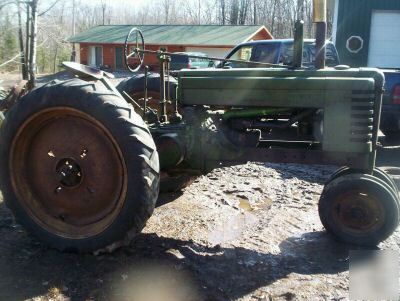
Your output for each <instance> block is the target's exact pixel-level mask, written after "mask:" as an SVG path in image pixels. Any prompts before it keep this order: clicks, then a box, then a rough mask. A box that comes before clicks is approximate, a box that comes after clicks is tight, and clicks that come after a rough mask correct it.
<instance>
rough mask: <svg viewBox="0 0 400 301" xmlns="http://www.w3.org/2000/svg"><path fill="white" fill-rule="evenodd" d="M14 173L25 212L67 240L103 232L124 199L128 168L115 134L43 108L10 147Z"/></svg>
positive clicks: (77, 115) (75, 114)
mask: <svg viewBox="0 0 400 301" xmlns="http://www.w3.org/2000/svg"><path fill="white" fill-rule="evenodd" d="M10 171H11V181H12V185H13V188H14V191H15V192H16V194H17V197H18V200H19V202H20V204H21V205H22V206H23V207H24V210H25V211H26V212H27V213H28V214H29V215H30V216H31V217H32V218H33V219H34V220H35V221H36V223H38V224H39V225H40V226H41V227H42V228H44V229H46V230H47V231H48V232H50V233H53V234H56V235H58V236H62V237H65V238H71V239H81V238H88V237H91V236H94V235H97V234H99V233H101V232H103V231H104V230H105V229H107V228H108V227H109V226H110V225H111V224H112V223H113V221H114V220H115V218H116V217H117V215H118V214H119V212H120V211H121V209H122V206H123V203H124V200H125V196H126V187H127V172H126V166H125V162H124V160H123V156H122V153H121V150H120V148H119V146H118V144H117V143H116V141H115V140H114V138H113V137H112V135H111V133H110V132H109V131H108V130H107V129H106V128H105V127H104V126H103V125H102V124H101V123H100V122H99V121H97V120H96V119H94V118H92V117H91V116H89V115H88V114H86V113H84V112H81V111H78V110H75V109H72V108H69V107H56V108H51V109H47V110H43V111H41V112H39V113H37V114H35V115H33V116H31V117H30V118H29V119H28V120H26V121H25V122H24V124H23V125H22V126H21V127H20V128H19V130H18V132H17V134H16V136H15V138H14V140H13V143H12V147H11V158H10Z"/></svg>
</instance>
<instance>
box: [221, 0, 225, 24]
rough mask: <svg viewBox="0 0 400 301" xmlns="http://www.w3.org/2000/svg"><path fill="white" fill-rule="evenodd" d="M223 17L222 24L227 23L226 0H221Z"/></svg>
mask: <svg viewBox="0 0 400 301" xmlns="http://www.w3.org/2000/svg"><path fill="white" fill-rule="evenodd" d="M221 17H222V18H221V20H222V25H225V0H221Z"/></svg>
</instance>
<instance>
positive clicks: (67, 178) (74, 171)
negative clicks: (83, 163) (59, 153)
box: [56, 158, 82, 188]
mask: <svg viewBox="0 0 400 301" xmlns="http://www.w3.org/2000/svg"><path fill="white" fill-rule="evenodd" d="M56 173H57V175H58V177H59V180H60V184H61V185H63V186H64V187H68V188H73V187H76V186H79V184H81V182H82V171H81V167H80V166H79V164H78V163H77V162H76V161H75V160H74V159H72V158H66V159H62V160H60V161H59V162H58V164H57V167H56Z"/></svg>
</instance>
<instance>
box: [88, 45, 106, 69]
mask: <svg viewBox="0 0 400 301" xmlns="http://www.w3.org/2000/svg"><path fill="white" fill-rule="evenodd" d="M89 54H90V55H89V65H90V66H93V67H100V66H101V65H103V47H101V46H90V48H89Z"/></svg>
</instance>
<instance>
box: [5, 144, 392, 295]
mask: <svg viewBox="0 0 400 301" xmlns="http://www.w3.org/2000/svg"><path fill="white" fill-rule="evenodd" d="M398 154H400V149H399V148H397V147H386V148H384V149H382V150H381V152H380V160H379V164H380V165H384V166H386V167H387V166H400V165H399V163H400V162H399V161H398V159H397V157H399V155H398ZM334 169H335V167H326V166H325V167H324V166H302V165H293V164H292V165H284V164H257V163H248V164H246V165H240V166H236V167H228V168H222V169H218V170H215V171H214V172H212V173H210V174H209V175H207V176H202V177H199V178H198V179H197V180H196V181H195V182H193V183H192V184H191V185H190V186H189V187H187V188H186V189H185V190H184V191H182V192H181V193H175V194H163V195H161V196H160V198H159V201H158V207H157V208H156V210H155V213H154V215H153V216H152V217H151V218H150V220H149V221H148V224H147V226H146V228H145V229H144V232H143V234H141V235H140V236H139V237H138V238H137V239H136V240H135V241H133V242H132V243H131V245H129V246H128V247H124V248H122V249H120V250H118V251H116V252H115V253H113V254H107V255H99V256H94V255H76V254H63V253H59V252H57V251H55V250H52V249H48V248H47V247H46V246H43V245H41V244H40V243H39V242H38V241H37V240H36V239H35V238H33V237H31V236H30V235H29V234H28V233H26V232H25V231H24V229H22V228H21V227H20V226H19V225H16V224H15V223H14V222H13V219H12V217H11V215H10V213H9V212H8V210H7V209H6V208H5V206H4V204H0V236H1V240H0V300H26V299H28V300H118V301H119V300H134V301H142V300H143V301H153V300H154V301H169V300H171V301H191V300H268V301H270V300H347V299H348V254H349V250H351V249H355V247H354V246H350V245H344V244H341V243H338V242H336V241H334V240H333V239H332V238H331V237H330V236H329V235H327V234H326V232H325V231H324V229H323V227H322V225H321V223H320V221H319V218H318V213H317V202H318V198H319V194H320V192H321V190H322V187H323V186H322V185H323V183H324V181H325V180H326V179H327V178H328V177H329V175H330V174H331V173H332V171H333V170H334ZM392 172H393V169H392ZM399 245H400V231H397V232H396V233H395V234H394V235H393V236H392V237H391V238H389V239H388V240H387V241H385V242H384V243H382V244H381V245H380V246H379V248H383V249H388V248H390V249H394V250H399Z"/></svg>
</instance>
